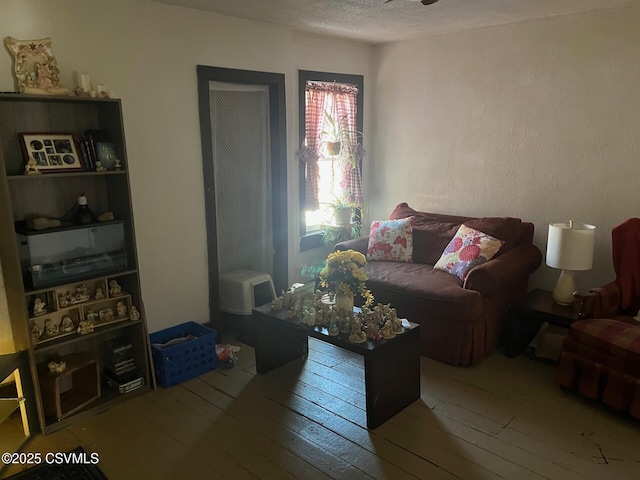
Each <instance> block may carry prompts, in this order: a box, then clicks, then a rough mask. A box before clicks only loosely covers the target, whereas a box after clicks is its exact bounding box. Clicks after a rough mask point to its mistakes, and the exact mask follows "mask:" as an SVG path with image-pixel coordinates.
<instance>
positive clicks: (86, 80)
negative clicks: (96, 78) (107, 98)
mask: <svg viewBox="0 0 640 480" xmlns="http://www.w3.org/2000/svg"><path fill="white" fill-rule="evenodd" d="M76 83H77V84H78V86H79V87H80V88H82V90H84V91H85V92H89V91H90V90H91V78H90V77H89V74H88V73H80V72H76Z"/></svg>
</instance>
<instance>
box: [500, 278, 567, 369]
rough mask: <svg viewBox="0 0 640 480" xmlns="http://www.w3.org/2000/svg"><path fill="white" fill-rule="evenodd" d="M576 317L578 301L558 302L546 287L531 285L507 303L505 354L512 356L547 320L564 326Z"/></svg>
mask: <svg viewBox="0 0 640 480" xmlns="http://www.w3.org/2000/svg"><path fill="white" fill-rule="evenodd" d="M576 320H578V305H577V302H575V303H574V304H573V305H567V306H565V305H558V304H557V303H556V302H555V300H554V299H553V296H552V293H551V292H550V291H548V290H542V289H535V290H531V291H530V292H529V293H527V295H525V296H524V297H522V298H521V299H519V300H516V301H515V302H514V303H512V304H511V306H510V308H509V328H508V332H507V341H506V345H505V354H506V356H507V357H509V358H513V357H515V356H517V355H519V354H520V353H522V352H523V351H524V349H525V348H527V345H529V343H530V342H531V340H532V339H533V337H535V335H536V333H537V332H538V330H539V329H540V326H541V325H542V324H543V323H544V322H547V323H549V324H550V325H557V326H560V327H564V328H568V327H569V325H571V324H572V323H573V322H575V321H576Z"/></svg>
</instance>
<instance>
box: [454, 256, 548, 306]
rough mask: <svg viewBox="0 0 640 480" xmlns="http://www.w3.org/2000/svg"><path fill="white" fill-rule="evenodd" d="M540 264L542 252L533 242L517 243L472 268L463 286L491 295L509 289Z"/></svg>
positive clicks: (484, 294) (483, 294)
mask: <svg viewBox="0 0 640 480" xmlns="http://www.w3.org/2000/svg"><path fill="white" fill-rule="evenodd" d="M541 264H542V253H541V252H540V249H539V248H538V247H536V246H535V245H533V244H529V245H519V246H517V247H515V248H514V249H513V250H509V251H508V252H507V253H505V254H503V255H500V256H498V257H496V258H493V259H492V260H490V261H488V262H486V263H483V264H482V265H478V266H477V267H474V268H472V269H471V270H470V271H469V274H468V275H467V278H466V280H465V282H464V288H466V289H468V290H475V291H477V292H480V294H481V295H482V296H483V297H484V296H491V295H492V294H494V293H498V292H501V291H504V290H509V289H511V288H513V286H514V285H517V284H518V282H521V281H522V279H523V278H527V277H528V276H529V275H531V274H532V273H533V272H535V271H536V270H537V269H538V268H539V267H540V265H541Z"/></svg>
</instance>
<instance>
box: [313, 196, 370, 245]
mask: <svg viewBox="0 0 640 480" xmlns="http://www.w3.org/2000/svg"><path fill="white" fill-rule="evenodd" d="M333 198H334V200H333V202H331V203H330V204H329V205H328V208H330V209H331V210H332V218H333V225H323V226H322V243H324V244H325V245H332V244H333V245H335V244H336V243H339V242H342V241H345V240H350V239H352V238H357V237H358V236H360V223H359V222H352V218H353V213H354V210H355V209H360V208H361V206H360V205H358V204H356V203H353V202H351V201H349V200H348V198H349V191H346V192H345V193H344V195H343V196H342V197H338V196H335V195H334V197H333Z"/></svg>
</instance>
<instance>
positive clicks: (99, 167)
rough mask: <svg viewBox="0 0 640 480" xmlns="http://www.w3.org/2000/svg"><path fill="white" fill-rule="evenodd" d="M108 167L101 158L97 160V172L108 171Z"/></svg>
mask: <svg viewBox="0 0 640 480" xmlns="http://www.w3.org/2000/svg"><path fill="white" fill-rule="evenodd" d="M106 171H107V167H103V166H102V162H101V161H100V160H97V161H96V172H106Z"/></svg>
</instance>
